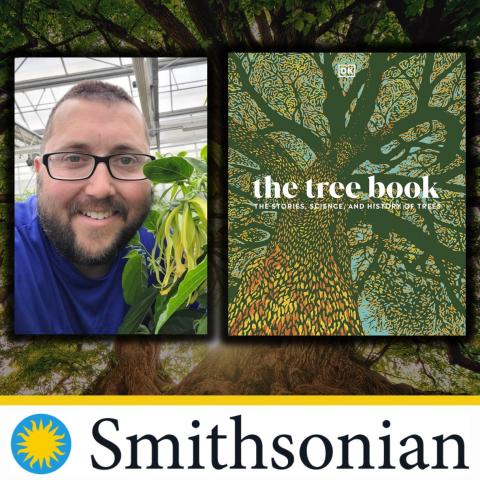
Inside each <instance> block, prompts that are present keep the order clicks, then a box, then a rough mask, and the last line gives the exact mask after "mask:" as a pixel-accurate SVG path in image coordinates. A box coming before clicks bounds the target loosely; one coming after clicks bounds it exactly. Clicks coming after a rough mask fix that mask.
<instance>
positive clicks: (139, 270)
mask: <svg viewBox="0 0 480 480" xmlns="http://www.w3.org/2000/svg"><path fill="white" fill-rule="evenodd" d="M132 253H133V252H130V253H129V254H128V257H129V258H128V260H127V263H126V265H125V268H124V269H123V273H122V288H123V298H124V299H125V302H126V303H128V304H129V305H135V304H136V303H138V302H139V301H140V300H141V299H142V297H143V295H144V294H145V290H146V289H147V269H146V267H145V262H144V261H143V257H142V255H140V254H139V253H138V252H136V253H137V255H131V254H132Z"/></svg>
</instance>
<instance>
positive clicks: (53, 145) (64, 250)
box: [35, 99, 152, 265]
mask: <svg viewBox="0 0 480 480" xmlns="http://www.w3.org/2000/svg"><path fill="white" fill-rule="evenodd" d="M52 127H53V128H52V130H51V134H50V136H49V138H48V139H47V141H46V144H45V149H44V151H45V153H53V152H82V153H91V154H94V155H99V156H106V155H109V154H114V153H129V152H130V153H148V152H149V145H148V143H147V139H146V138H145V130H144V124H143V119H142V117H141V114H140V113H139V111H138V110H137V109H136V108H135V107H134V106H133V105H130V104H129V103H127V102H115V103H107V102H103V101H91V100H82V99H70V100H66V101H65V102H64V103H63V104H62V105H60V106H59V107H58V109H57V111H56V112H55V116H54V118H53V125H52ZM35 171H36V172H37V173H38V212H39V217H40V222H41V224H42V227H43V229H44V231H45V233H46V234H47V236H48V238H49V239H50V241H51V242H52V243H53V244H54V245H55V247H56V248H57V249H58V250H59V251H60V253H61V254H62V255H63V256H65V257H66V258H68V259H69V260H70V261H72V262H73V263H76V264H79V265H104V264H108V263H109V262H110V261H111V260H112V259H113V258H114V257H115V255H116V254H117V253H118V251H119V250H121V249H122V248H123V247H124V246H125V244H126V243H127V242H128V241H129V240H130V238H131V237H132V236H133V235H134V234H135V232H136V231H137V230H138V228H139V227H140V226H141V224H142V223H143V221H144V219H145V217H146V215H147V214H148V211H149V210H150V206H151V201H152V187H151V183H150V181H149V180H136V181H125V180H116V179H114V178H113V177H112V176H111V175H110V173H109V172H108V170H107V167H106V165H105V164H102V163H101V164H98V165H97V168H96V170H95V172H94V174H93V175H92V176H91V177H90V178H89V179H86V180H75V181H63V180H54V179H52V178H51V177H50V176H49V175H48V172H47V169H46V167H45V165H43V164H42V163H41V159H40V158H39V157H37V158H36V159H35ZM94 217H96V218H94Z"/></svg>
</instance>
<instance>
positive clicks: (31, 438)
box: [12, 414, 72, 473]
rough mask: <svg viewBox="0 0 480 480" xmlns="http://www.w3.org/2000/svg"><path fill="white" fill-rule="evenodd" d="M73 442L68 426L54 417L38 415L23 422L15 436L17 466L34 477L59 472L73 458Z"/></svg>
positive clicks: (13, 440) (14, 445)
mask: <svg viewBox="0 0 480 480" xmlns="http://www.w3.org/2000/svg"><path fill="white" fill-rule="evenodd" d="M71 446H72V442H71V439H70V434H69V433H68V430H67V428H66V427H65V425H64V424H63V423H62V422H61V421H60V420H58V418H55V417H52V416H51V415H46V414H38V415H32V416H30V417H27V418H25V419H24V420H22V421H21V422H20V423H19V424H18V425H17V427H16V428H15V430H14V432H13V435H12V452H13V456H14V457H15V460H16V461H17V463H18V464H19V465H20V466H21V467H22V468H24V469H25V470H27V471H28V472H31V473H50V472H54V471H55V470H58V469H59V468H60V467H61V466H62V465H63V464H64V463H65V462H66V461H67V458H68V456H69V454H70V449H71Z"/></svg>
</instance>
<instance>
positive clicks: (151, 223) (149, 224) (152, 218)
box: [143, 210, 161, 233]
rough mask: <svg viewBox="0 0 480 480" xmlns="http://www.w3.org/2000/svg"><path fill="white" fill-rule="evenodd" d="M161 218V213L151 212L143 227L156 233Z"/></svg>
mask: <svg viewBox="0 0 480 480" xmlns="http://www.w3.org/2000/svg"><path fill="white" fill-rule="evenodd" d="M160 217H161V215H160V212H157V211H156V210H150V212H148V216H147V218H146V220H145V221H144V222H143V226H144V227H145V228H146V229H147V230H148V231H149V232H152V233H155V232H156V231H157V224H158V220H159V218H160Z"/></svg>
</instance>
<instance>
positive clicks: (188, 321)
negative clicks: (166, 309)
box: [159, 308, 204, 335]
mask: <svg viewBox="0 0 480 480" xmlns="http://www.w3.org/2000/svg"><path fill="white" fill-rule="evenodd" d="M203 316H204V313H203V312H199V311H197V310H194V309H191V308H185V309H182V310H178V311H176V312H175V313H174V314H173V315H172V316H171V317H170V318H169V319H168V321H167V322H166V323H165V325H164V326H163V327H162V329H161V330H160V332H159V333H161V334H162V335H194V334H195V333H196V331H195V324H196V323H198V322H199V321H200V320H201V318H202V317H203Z"/></svg>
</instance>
